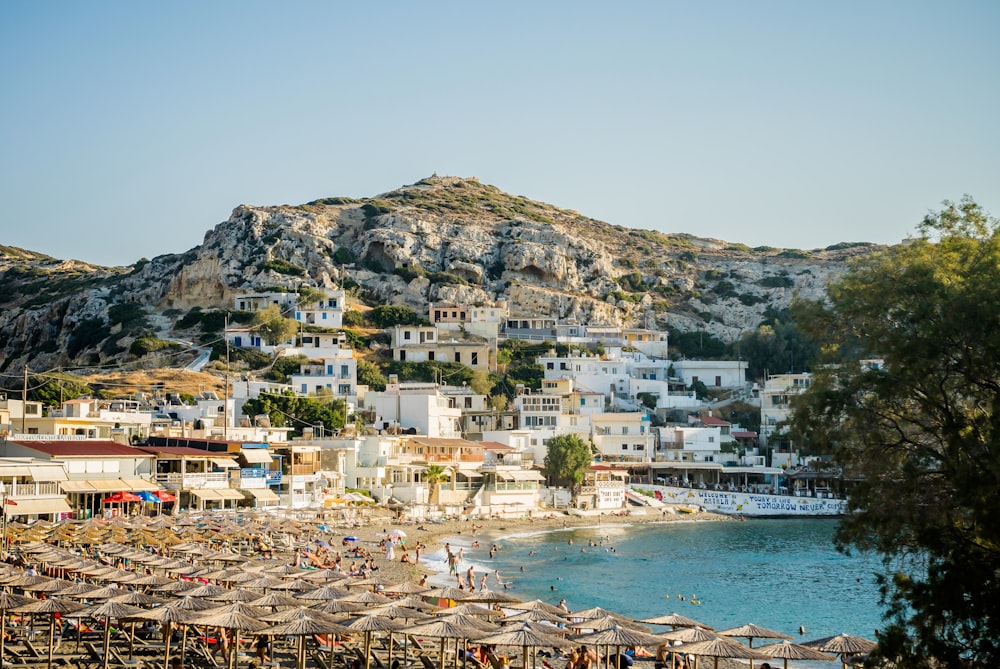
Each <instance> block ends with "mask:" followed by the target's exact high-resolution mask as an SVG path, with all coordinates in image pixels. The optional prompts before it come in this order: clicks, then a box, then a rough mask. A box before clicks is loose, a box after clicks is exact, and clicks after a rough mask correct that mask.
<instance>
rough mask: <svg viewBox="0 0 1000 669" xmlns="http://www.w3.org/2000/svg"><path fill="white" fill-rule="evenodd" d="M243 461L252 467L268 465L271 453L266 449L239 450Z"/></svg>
mask: <svg viewBox="0 0 1000 669" xmlns="http://www.w3.org/2000/svg"><path fill="white" fill-rule="evenodd" d="M240 455H242V456H243V459H244V460H246V461H247V462H249V463H250V464H252V465H260V464H270V462H271V451H269V450H267V449H266V448H243V449H240Z"/></svg>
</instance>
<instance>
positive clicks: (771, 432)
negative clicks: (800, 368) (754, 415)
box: [760, 372, 812, 447]
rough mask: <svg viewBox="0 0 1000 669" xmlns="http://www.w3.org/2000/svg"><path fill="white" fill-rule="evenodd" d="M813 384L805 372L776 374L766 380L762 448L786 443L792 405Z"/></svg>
mask: <svg viewBox="0 0 1000 669" xmlns="http://www.w3.org/2000/svg"><path fill="white" fill-rule="evenodd" d="M811 383H812V375H811V374H809V373H805V372H803V373H800V374H775V375H773V376H769V377H767V378H766V379H765V380H764V385H763V386H762V387H761V388H760V441H761V446H772V447H773V446H774V444H775V443H778V444H780V443H781V442H782V441H785V440H784V439H783V436H784V434H785V425H786V424H787V422H788V420H789V418H790V417H791V414H792V403H793V402H794V400H795V398H796V396H798V395H800V394H802V393H803V392H805V390H806V389H807V388H808V387H809V385H810V384H811Z"/></svg>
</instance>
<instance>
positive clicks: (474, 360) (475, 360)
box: [472, 351, 479, 365]
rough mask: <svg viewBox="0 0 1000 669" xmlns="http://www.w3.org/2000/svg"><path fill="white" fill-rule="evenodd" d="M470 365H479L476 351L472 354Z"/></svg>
mask: <svg viewBox="0 0 1000 669" xmlns="http://www.w3.org/2000/svg"><path fill="white" fill-rule="evenodd" d="M472 364H473V365H478V364H479V353H478V352H476V351H473V352H472Z"/></svg>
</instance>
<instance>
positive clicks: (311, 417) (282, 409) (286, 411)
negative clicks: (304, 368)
mask: <svg viewBox="0 0 1000 669" xmlns="http://www.w3.org/2000/svg"><path fill="white" fill-rule="evenodd" d="M346 410H347V406H346V403H345V402H344V400H342V399H333V398H332V397H329V396H328V397H325V398H316V397H302V396H300V395H296V394H295V393H292V392H290V391H286V392H284V393H281V394H261V395H260V396H259V397H257V398H255V399H251V400H247V402H246V403H245V404H244V405H243V413H245V414H247V415H248V416H258V415H261V414H265V415H267V416H268V418H269V419H270V421H271V425H274V426H275V427H290V428H292V435H293V436H302V430H303V428H306V427H316V426H320V425H321V426H322V427H323V429H324V430H325V431H326V432H328V433H332V432H333V431H334V430H339V429H340V428H342V427H344V424H345V421H346Z"/></svg>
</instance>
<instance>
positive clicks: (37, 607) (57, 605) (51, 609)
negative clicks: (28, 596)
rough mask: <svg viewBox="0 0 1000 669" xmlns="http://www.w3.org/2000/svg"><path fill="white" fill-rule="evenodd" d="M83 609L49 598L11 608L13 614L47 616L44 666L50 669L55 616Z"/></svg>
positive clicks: (53, 643)
mask: <svg viewBox="0 0 1000 669" xmlns="http://www.w3.org/2000/svg"><path fill="white" fill-rule="evenodd" d="M82 608H85V607H84V606H83V604H77V603H76V602H72V601H70V600H68V599H59V598H57V597H51V598H49V599H39V600H36V601H33V602H31V603H29V604H23V605H21V606H17V607H14V608H12V609H11V610H12V611H14V612H15V613H32V614H37V613H43V614H46V615H48V616H49V657H48V663H47V664H46V666H47V667H48V669H52V649H53V647H54V646H55V629H56V614H57V613H58V614H59V615H61V616H65V615H69V614H70V613H74V612H76V611H79V610H80V609H82Z"/></svg>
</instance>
